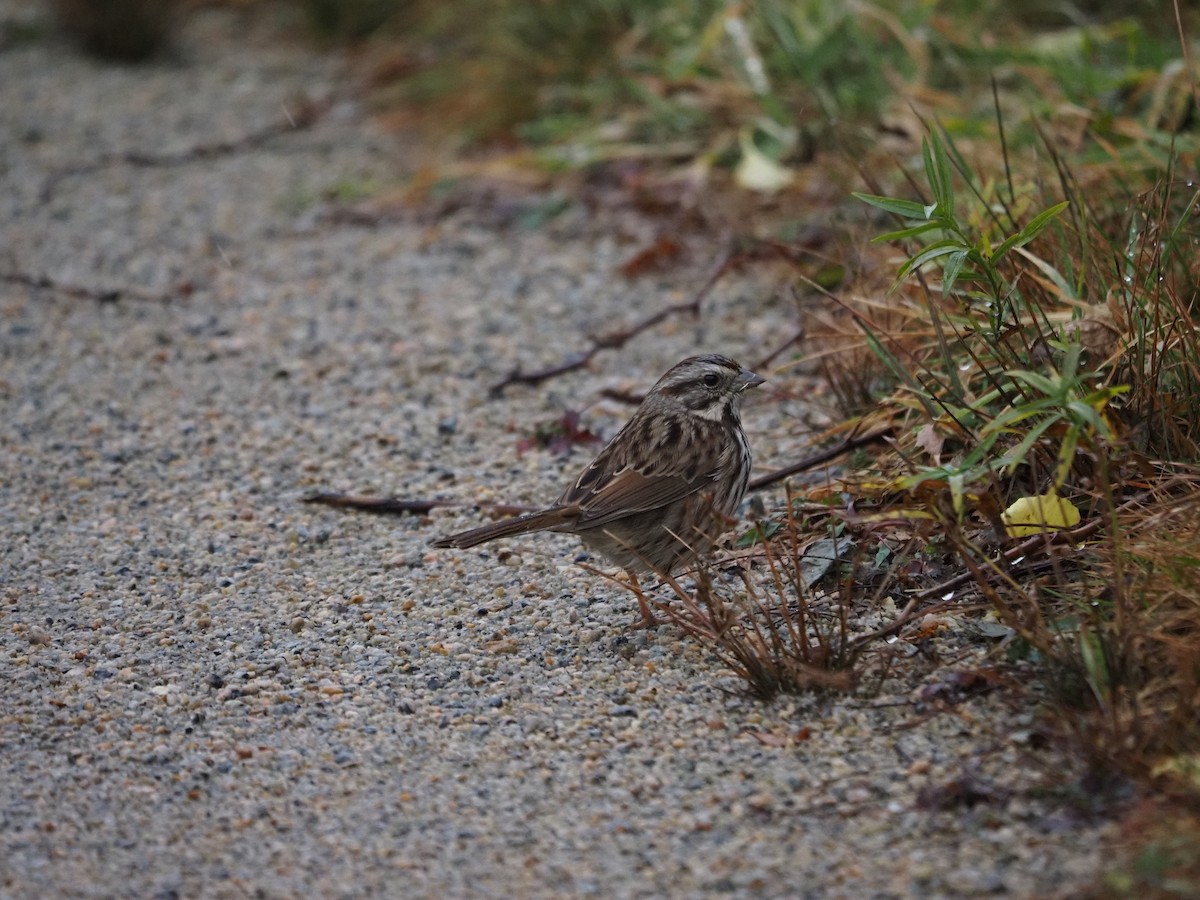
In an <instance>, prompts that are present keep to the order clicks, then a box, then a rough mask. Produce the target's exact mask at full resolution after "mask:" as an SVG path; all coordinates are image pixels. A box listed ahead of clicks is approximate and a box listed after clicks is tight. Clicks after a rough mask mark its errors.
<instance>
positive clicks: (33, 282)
mask: <svg viewBox="0 0 1200 900" xmlns="http://www.w3.org/2000/svg"><path fill="white" fill-rule="evenodd" d="M0 281H3V282H7V283H8V284H21V285H24V286H25V287H28V288H33V289H35V290H47V291H53V292H55V293H56V294H62V295H64V296H67V297H77V298H79V299H81V300H93V301H95V302H96V303H116V302H117V301H118V300H120V299H121V298H122V297H129V298H132V299H134V300H145V301H148V302H151V303H166V302H167V301H169V300H171V299H172V298H174V297H177V296H179V295H181V294H186V293H187V292H188V291H189V290H190V289H191V288H190V285H189V283H188V282H186V281H185V282H183V283H181V284H179V285H177V286H175V287H174V288H172V289H170V290H167V291H162V292H156V291H148V290H146V289H145V288H139V287H135V286H133V285H124V286H122V287H103V288H101V287H86V286H84V285H81V284H67V283H65V282H62V281H57V280H56V279H54V278H51V277H50V276H49V275H35V274H34V273H32V272H0Z"/></svg>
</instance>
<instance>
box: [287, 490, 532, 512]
mask: <svg viewBox="0 0 1200 900" xmlns="http://www.w3.org/2000/svg"><path fill="white" fill-rule="evenodd" d="M303 502H304V503H317V504H320V505H322V506H332V507H334V508H335V509H354V510H358V511H360V512H368V513H377V514H379V515H405V514H412V515H425V514H426V513H428V512H430V511H431V510H434V509H467V508H470V509H486V510H488V511H489V512H492V513H494V514H496V515H498V516H517V515H520V514H521V513H527V512H532V511H533V510H534V509H535V508H536V507H533V506H523V505H520V504H515V503H459V502H457V501H455V500H422V499H410V498H405V497H363V496H358V495H355V494H335V493H320V494H310V495H309V496H307V497H305V498H304V500H303Z"/></svg>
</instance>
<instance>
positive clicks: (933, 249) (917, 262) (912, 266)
mask: <svg viewBox="0 0 1200 900" xmlns="http://www.w3.org/2000/svg"><path fill="white" fill-rule="evenodd" d="M961 249H962V242H961V241H958V240H955V239H953V238H947V239H946V240H944V241H936V242H934V243H932V244H930V245H929V246H928V247H926V248H925V249H924V250H922V251H921V252H920V253H918V254H917V255H916V256H914V257H913V258H912V259H910V260H908V262H906V263H905V264H904V265H902V266H901V267H900V271H899V272H897V273H896V278H897V280H899V279H901V278H903V277H904V276H905V275H907V274H908V273H909V272H912V271H914V270H916V269H919V268H920V267H921V266H923V265H925V263H927V262H929V261H930V260H931V259H937V258H938V257H939V256H947V255H948V254H951V253H956V252H958V251H959V250H961Z"/></svg>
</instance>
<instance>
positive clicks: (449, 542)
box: [430, 507, 568, 550]
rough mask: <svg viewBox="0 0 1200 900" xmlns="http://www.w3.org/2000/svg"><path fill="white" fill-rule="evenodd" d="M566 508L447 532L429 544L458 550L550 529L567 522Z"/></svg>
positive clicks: (554, 508)
mask: <svg viewBox="0 0 1200 900" xmlns="http://www.w3.org/2000/svg"><path fill="white" fill-rule="evenodd" d="M566 509H567V508H566V507H553V508H551V509H543V510H539V511H538V512H531V513H525V515H522V516H514V517H512V518H511V519H502V520H500V521H499V522H492V523H491V524H490V525H480V526H479V527H478V528H472V529H470V530H469V531H460V532H458V534H448V535H446V537H443V538H438V539H437V540H436V541H434V542H433V543H432V544H431V545H430V546H432V547H440V548H445V547H455V548H457V549H459V550H465V549H467V548H468V547H475V546H477V545H479V544H486V543H487V542H488V541H494V540H496V539H497V538H505V537H513V536H514V535H518V534H528V533H529V532H531V531H550V530H553V529H555V528H558V527H559V526H562V525H565V524H567V521H568V516H566V515H564V513H565V511H566Z"/></svg>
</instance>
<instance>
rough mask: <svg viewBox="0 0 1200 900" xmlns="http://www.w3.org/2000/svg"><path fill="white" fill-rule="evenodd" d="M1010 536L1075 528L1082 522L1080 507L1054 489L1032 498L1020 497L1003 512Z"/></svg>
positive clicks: (1001, 517) (1001, 516)
mask: <svg viewBox="0 0 1200 900" xmlns="http://www.w3.org/2000/svg"><path fill="white" fill-rule="evenodd" d="M1000 519H1001V521H1003V522H1004V530H1005V531H1006V532H1008V536H1009V537H1028V536H1029V535H1031V534H1040V533H1041V532H1043V531H1057V530H1058V529H1060V528H1074V527H1075V526H1076V525H1078V524H1079V519H1080V516H1079V510H1077V509H1076V508H1075V507H1074V505H1072V503H1071V502H1070V501H1069V500H1064V499H1062V498H1061V497H1059V496H1058V494H1056V493H1055V492H1054V491H1051V492H1050V493H1048V494H1038V495H1035V496H1032V497H1021V498H1020V499H1019V500H1017V501H1016V502H1015V503H1014V504H1013V505H1012V506H1010V507H1009V508H1008V509H1006V510H1005V511H1004V512H1003V513H1001V514H1000Z"/></svg>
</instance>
